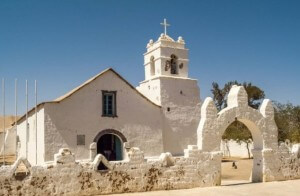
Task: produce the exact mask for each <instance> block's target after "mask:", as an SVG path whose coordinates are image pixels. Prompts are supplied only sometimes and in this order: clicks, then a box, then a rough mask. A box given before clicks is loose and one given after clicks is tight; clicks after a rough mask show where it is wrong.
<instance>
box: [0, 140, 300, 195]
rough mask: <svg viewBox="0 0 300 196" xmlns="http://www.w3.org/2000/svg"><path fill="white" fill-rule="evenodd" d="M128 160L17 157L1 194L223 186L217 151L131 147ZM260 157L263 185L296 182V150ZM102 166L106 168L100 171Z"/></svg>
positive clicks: (1, 176)
mask: <svg viewBox="0 0 300 196" xmlns="http://www.w3.org/2000/svg"><path fill="white" fill-rule="evenodd" d="M127 155H128V160H124V161H107V160H106V159H105V157H104V156H103V155H101V154H98V155H96V157H95V158H93V157H94V155H93V153H91V160H86V161H81V162H76V161H75V156H74V154H72V153H71V152H70V150H69V149H60V151H59V153H57V154H55V156H54V162H52V163H48V164H47V165H44V166H33V167H31V166H30V163H29V162H28V161H27V159H25V158H19V159H18V160H17V161H16V162H15V163H14V165H12V166H2V167H1V168H0V195H96V194H110V193H124V192H142V191H153V190H170V189H187V188H194V187H207V186H216V185H220V183H221V158H222V152H220V151H217V152H203V151H201V150H199V149H198V147H197V146H193V145H189V146H188V148H187V149H186V150H184V156H182V157H172V155H171V154H170V153H162V154H161V156H160V157H159V158H158V159H151V160H150V159H148V160H147V159H145V158H144V153H143V152H142V151H140V150H139V149H138V148H131V149H130V150H129V151H128V153H127ZM262 156H263V181H265V182H268V181H274V180H291V179H298V178H300V154H299V148H298V150H297V151H294V152H293V153H292V152H291V151H290V149H289V148H288V147H287V146H286V145H285V144H282V145H280V147H278V148H277V149H275V150H272V149H264V150H263V153H262ZM92 158H93V159H92ZM21 163H23V164H24V165H23V169H22V168H21V167H20V166H21ZM100 164H101V165H102V166H103V167H105V168H106V169H105V170H98V166H99V165H100Z"/></svg>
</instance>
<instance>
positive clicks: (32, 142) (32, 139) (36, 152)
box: [17, 108, 45, 165]
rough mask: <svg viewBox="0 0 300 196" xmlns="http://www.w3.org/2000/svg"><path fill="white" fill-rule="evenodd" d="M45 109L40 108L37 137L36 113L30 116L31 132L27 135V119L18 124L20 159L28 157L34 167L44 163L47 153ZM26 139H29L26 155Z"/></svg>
mask: <svg viewBox="0 0 300 196" xmlns="http://www.w3.org/2000/svg"><path fill="white" fill-rule="evenodd" d="M44 122H45V120H44V109H43V108H39V110H38V115H37V135H36V132H35V126H36V125H35V113H34V112H31V113H29V114H28V124H29V130H28V133H27V134H26V120H25V118H24V119H22V120H21V121H19V122H18V127H17V135H18V137H19V141H20V143H19V144H18V147H17V148H19V149H18V157H20V156H23V157H27V159H28V161H29V162H30V164H32V165H36V156H37V164H41V163H44V153H45V146H44V141H45V136H44ZM26 137H27V148H28V153H26ZM36 137H37V148H36Z"/></svg>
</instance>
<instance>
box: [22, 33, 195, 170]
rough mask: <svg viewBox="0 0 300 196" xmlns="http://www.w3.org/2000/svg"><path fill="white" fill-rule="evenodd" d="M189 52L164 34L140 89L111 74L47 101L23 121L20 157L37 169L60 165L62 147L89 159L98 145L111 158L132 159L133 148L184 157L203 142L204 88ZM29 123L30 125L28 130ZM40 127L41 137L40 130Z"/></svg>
mask: <svg viewBox="0 0 300 196" xmlns="http://www.w3.org/2000/svg"><path fill="white" fill-rule="evenodd" d="M188 63H189V59H188V49H187V48H186V47H185V42H184V40H183V38H182V37H179V38H178V40H177V41H175V40H173V39H172V38H171V37H169V36H168V35H167V34H161V36H160V37H159V39H158V40H157V41H155V42H154V41H153V40H150V41H149V43H148V44H147V51H146V53H145V54H144V67H145V80H144V81H142V82H140V85H139V86H138V87H136V88H135V87H133V86H132V85H131V84H129V83H128V82H127V81H126V80H125V79H124V78H123V77H122V76H120V75H119V74H118V73H117V72H116V71H114V70H113V69H111V68H110V69H107V70H104V71H103V72H101V73H99V74H98V75H96V76H95V77H93V78H91V79H89V80H88V81H86V82H85V83H84V84H82V85H80V86H79V87H77V88H75V89H74V90H72V91H70V92H69V93H67V94H66V95H63V96H62V97H59V98H57V99H56V100H54V101H51V102H43V103H41V104H39V105H38V107H37V116H36V115H35V110H34V109H33V110H31V111H29V112H28V118H27V120H26V115H24V116H23V117H21V119H20V120H19V121H18V123H17V135H18V156H19V157H20V156H22V157H27V159H28V161H29V162H30V163H31V164H32V165H39V164H43V163H45V162H49V161H53V155H54V154H55V153H57V152H58V150H59V149H60V148H69V149H70V150H71V151H72V152H74V154H75V155H76V159H77V160H84V159H89V157H90V150H91V149H90V148H91V145H96V152H97V154H99V153H101V154H103V155H104V156H105V157H106V158H107V159H108V160H110V161H114V160H123V159H126V157H127V155H126V153H127V151H128V149H130V148H131V147H138V148H140V149H141V150H142V151H143V152H144V153H145V156H146V157H157V156H159V155H160V154H161V153H163V152H171V153H172V154H173V155H174V156H176V155H182V154H183V149H184V148H186V146H187V145H189V144H196V143H197V139H196V137H197V127H198V124H199V121H200V106H201V101H200V90H199V87H198V85H197V80H194V79H191V78H189V77H188V66H189V65H188ZM26 124H27V127H26ZM36 126H37V130H38V131H37V133H36V132H35V130H36V129H35V127H36Z"/></svg>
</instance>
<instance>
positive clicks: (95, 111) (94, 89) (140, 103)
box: [45, 71, 163, 161]
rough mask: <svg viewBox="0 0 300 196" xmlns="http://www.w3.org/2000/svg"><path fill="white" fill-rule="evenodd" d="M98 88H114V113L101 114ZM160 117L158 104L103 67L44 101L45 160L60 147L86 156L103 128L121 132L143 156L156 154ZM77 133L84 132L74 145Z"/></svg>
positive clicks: (160, 146) (78, 156)
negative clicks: (66, 93)
mask: <svg viewBox="0 0 300 196" xmlns="http://www.w3.org/2000/svg"><path fill="white" fill-rule="evenodd" d="M102 90H108V91H117V95H116V97H117V103H116V104H117V117H113V118H112V117H103V116H102ZM161 119H162V112H161V108H160V107H159V106H156V105H154V104H153V103H151V102H149V101H148V100H147V99H145V98H144V97H142V96H141V95H140V94H139V93H138V92H136V90H134V89H132V88H131V87H130V86H129V85H128V84H126V83H125V82H124V81H123V80H122V79H120V78H119V77H118V76H117V75H116V74H115V73H113V72H112V71H107V72H105V73H103V75H101V76H100V77H98V78H96V79H95V80H94V81H93V82H91V83H89V84H87V85H86V86H84V87H83V88H81V89H79V90H78V91H76V92H75V93H74V94H72V95H71V96H70V97H67V98H65V99H64V100H63V101H61V102H59V103H49V104H45V148H46V149H45V161H52V160H53V155H54V154H55V153H56V152H57V151H58V150H59V149H60V148H70V149H71V150H72V152H74V154H75V156H76V159H88V158H89V145H90V144H91V143H92V142H93V140H94V139H95V137H96V136H97V135H98V133H99V132H101V131H103V130H107V129H113V130H117V131H118V132H120V133H122V134H123V135H124V136H125V138H126V139H127V141H128V144H129V145H130V146H131V147H132V146H136V147H139V148H140V149H141V150H142V151H144V152H145V155H146V156H159V155H160V153H162V152H163V142H162V120H161ZM77 135H85V145H77V143H76V136H77ZM145 138H147V141H146V142H145Z"/></svg>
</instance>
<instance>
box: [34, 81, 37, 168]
mask: <svg viewBox="0 0 300 196" xmlns="http://www.w3.org/2000/svg"><path fill="white" fill-rule="evenodd" d="M34 94H35V164H36V165H37V82H36V80H35V81H34Z"/></svg>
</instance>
